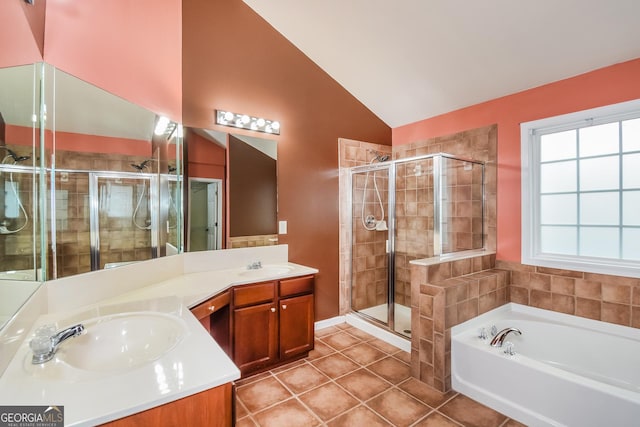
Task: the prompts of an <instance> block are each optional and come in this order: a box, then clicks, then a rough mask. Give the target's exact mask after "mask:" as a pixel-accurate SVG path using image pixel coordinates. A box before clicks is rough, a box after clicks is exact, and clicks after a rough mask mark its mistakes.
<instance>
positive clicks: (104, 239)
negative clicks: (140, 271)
mask: <svg viewBox="0 0 640 427" xmlns="http://www.w3.org/2000/svg"><path fill="white" fill-rule="evenodd" d="M156 182H157V179H156V177H155V176H154V175H152V174H147V173H113V174H108V173H91V174H90V176H89V191H90V198H91V201H92V202H91V212H90V222H91V236H90V239H91V270H100V269H103V268H112V267H117V266H119V265H123V264H127V263H131V262H136V261H144V260H148V259H151V258H153V255H154V253H155V252H156V251H157V232H155V230H157V229H158V227H157V224H158V210H157V209H154V207H153V206H152V205H151V200H157V195H156V193H157V185H156Z"/></svg>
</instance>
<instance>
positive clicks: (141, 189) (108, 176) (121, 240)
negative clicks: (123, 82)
mask: <svg viewBox="0 0 640 427" xmlns="http://www.w3.org/2000/svg"><path fill="white" fill-rule="evenodd" d="M181 129H182V128H181V126H180V125H179V124H177V123H175V122H172V121H170V120H168V119H166V118H164V117H161V116H159V115H158V114H156V113H154V112H151V111H148V110H146V109H144V108H142V107H139V106H137V105H134V104H132V103H130V102H128V101H126V100H123V99H122V98H119V97H117V96H115V95H113V94H110V93H108V92H106V91H104V90H102V89H100V88H98V87H95V86H93V85H91V84H89V83H87V82H84V81H82V80H80V79H78V78H76V77H74V76H71V75H69V74H67V73H65V72H63V71H60V70H58V69H56V68H55V67H53V66H51V65H48V64H44V63H37V64H32V65H25V66H19V67H10V68H4V69H0V156H1V158H2V163H1V164H0V253H1V254H2V256H1V257H0V301H2V303H0V310H1V311H0V327H1V325H2V323H3V319H4V320H8V319H9V318H10V317H11V316H12V315H13V312H14V311H15V310H16V309H17V308H19V307H20V305H21V304H22V302H24V300H26V298H28V296H29V295H30V294H31V292H33V290H34V289H35V288H36V287H37V283H38V282H40V281H42V280H50V279H55V278H61V277H67V276H71V275H75V274H79V273H85V272H88V271H93V270H99V269H103V268H112V267H117V266H119V265H123V264H126V263H131V262H136V261H142V260H146V259H151V258H155V257H159V256H165V255H170V254H174V253H179V252H181V251H182V246H183V244H182V242H183V236H182V230H183V225H182V205H183V203H182V197H183V196H182V191H181V189H182V184H183V179H182V134H181ZM29 289H31V290H29Z"/></svg>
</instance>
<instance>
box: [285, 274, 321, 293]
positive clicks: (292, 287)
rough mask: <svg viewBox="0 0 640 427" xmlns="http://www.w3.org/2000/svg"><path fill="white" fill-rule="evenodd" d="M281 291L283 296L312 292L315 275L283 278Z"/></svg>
mask: <svg viewBox="0 0 640 427" xmlns="http://www.w3.org/2000/svg"><path fill="white" fill-rule="evenodd" d="M279 292H280V296H281V297H287V296H290V295H299V294H308V293H311V292H313V276H305V277H296V278H294V279H285V280H281V281H280V289H279Z"/></svg>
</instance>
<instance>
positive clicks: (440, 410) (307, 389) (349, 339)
mask: <svg viewBox="0 0 640 427" xmlns="http://www.w3.org/2000/svg"><path fill="white" fill-rule="evenodd" d="M236 385H237V388H236V392H237V393H236V395H237V398H236V410H237V422H236V426H238V427H249V426H252V427H253V426H262V427H269V426H274V427H287V426H292V427H298V426H305V427H306V426H331V427H334V426H335V427H340V426H345V427H346V426H348V427H358V426H366V427H375V426H407V427H408V426H415V427H460V426H469V427H522V426H523V425H522V424H520V423H518V422H516V421H514V420H511V419H509V418H507V417H506V416H504V415H502V414H500V413H498V412H496V411H494V410H493V409H490V408H487V407H486V406H484V405H481V404H480V403H477V402H475V401H473V400H471V399H469V398H468V397H466V396H463V395H461V394H458V393H455V392H449V393H446V394H442V393H439V392H437V391H435V390H433V389H431V388H430V387H428V386H426V385H425V384H423V383H421V382H420V381H418V380H416V379H414V378H411V375H410V368H409V354H408V353H406V352H404V351H401V350H398V349H397V348H396V347H394V346H392V345H390V344H387V343H386V342H384V341H381V340H379V339H377V338H375V337H373V336H371V335H369V334H367V333H365V332H363V331H361V330H359V329H357V328H354V327H352V326H350V325H347V324H346V323H345V324H341V325H338V326H332V327H330V328H325V329H322V330H320V331H316V343H315V350H313V351H312V352H311V353H310V354H309V357H308V358H306V359H303V360H299V361H296V362H292V363H290V364H288V365H285V366H282V367H280V368H277V369H273V370H271V371H268V372H264V373H261V374H257V375H254V376H252V377H249V378H246V379H243V380H240V381H238V382H237V383H236Z"/></svg>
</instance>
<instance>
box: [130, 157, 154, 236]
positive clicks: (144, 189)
mask: <svg viewBox="0 0 640 427" xmlns="http://www.w3.org/2000/svg"><path fill="white" fill-rule="evenodd" d="M149 162H151V160H145V161H144V162H142V163H140V164H138V165H137V164H135V163H131V166H132V167H133V168H134V169H136V170H137V171H138V172H140V173H142V172H143V171H144V170H145V169H146V168H147V167H149ZM146 192H147V183H146V181H144V180H143V181H142V193H140V197H138V203H136V208H135V209H134V210H133V216H132V217H131V220H132V221H133V225H135V226H136V228H138V229H140V230H151V224H147V223H146V221H145V224H144V225H140V224H138V222H137V220H136V216H138V210H140V205H142V199H144V196H145V194H146Z"/></svg>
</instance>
